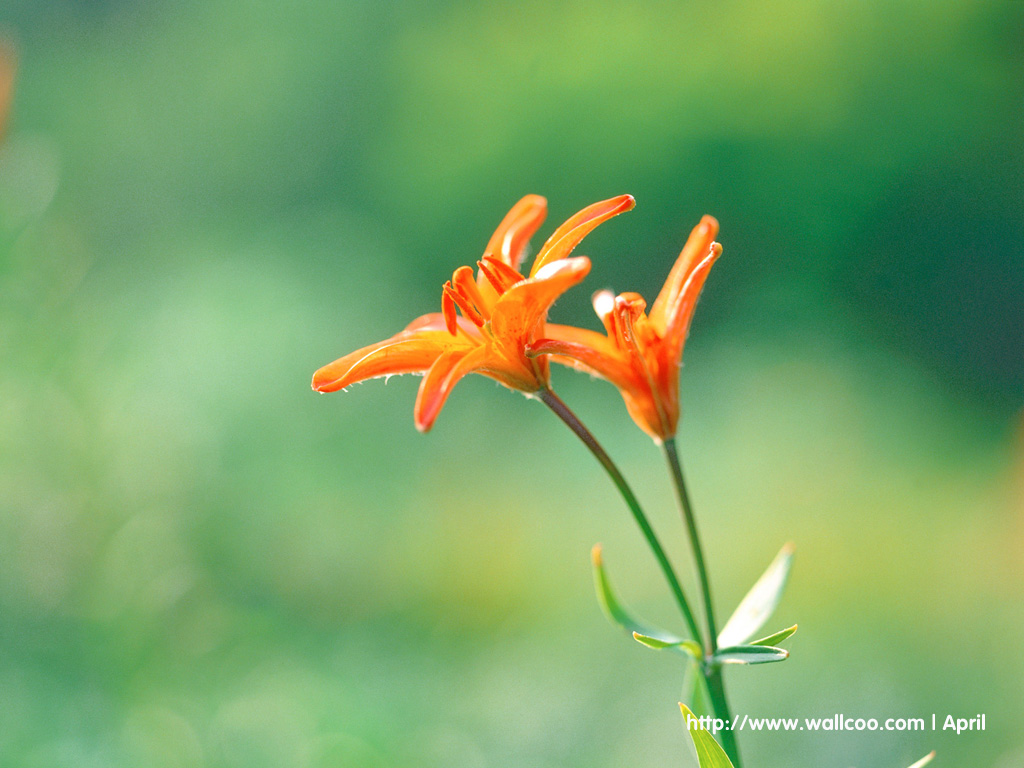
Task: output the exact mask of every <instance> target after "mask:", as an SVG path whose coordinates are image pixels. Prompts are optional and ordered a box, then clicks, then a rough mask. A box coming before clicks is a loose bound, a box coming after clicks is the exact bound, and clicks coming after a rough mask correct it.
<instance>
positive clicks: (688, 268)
mask: <svg viewBox="0 0 1024 768" xmlns="http://www.w3.org/2000/svg"><path fill="white" fill-rule="evenodd" d="M717 235H718V221H717V220H716V219H715V218H714V217H713V216H704V217H703V218H702V219H701V220H700V223H699V224H698V225H697V226H696V227H694V228H693V231H692V232H690V237H689V238H687V240H686V244H685V245H684V246H683V250H682V251H680V253H679V258H677V259H676V263H675V264H674V265H673V266H672V271H671V272H669V273H668V279H666V280H665V284H664V285H663V286H662V287H661V292H660V293H659V294H658V298H657V299H655V300H654V304H652V305H651V312H650V315H649V317H650V319H651V322H652V323H654V327H655V329H656V330H657V331H658V333H659V334H661V335H663V336H664V335H665V333H666V332H667V330H666V329H667V328H668V325H669V323H670V320H669V314H670V307H672V306H673V305H676V304H677V303H678V299H679V295H680V294H681V293H682V291H683V286H685V285H686V281H687V280H688V279H689V277H690V273H691V272H693V270H694V269H695V268H696V266H697V264H698V262H700V261H701V260H702V259H703V258H704V257H705V256H707V255H708V251H709V249H710V248H711V243H712V241H713V240H714V239H715V237H716V236H717Z"/></svg>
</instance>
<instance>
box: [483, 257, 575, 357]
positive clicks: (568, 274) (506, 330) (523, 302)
mask: <svg viewBox="0 0 1024 768" xmlns="http://www.w3.org/2000/svg"><path fill="white" fill-rule="evenodd" d="M588 272H590V259H588V258H587V257H586V256H576V257H574V258H571V259H561V260H559V261H554V262H551V263H550V264H548V265H547V266H546V267H545V268H544V269H542V270H541V271H540V272H538V273H537V275H536V276H535V277H531V278H529V279H527V280H524V281H523V282H521V283H518V284H517V285H513V286H512V287H511V288H509V289H508V290H507V291H506V292H505V293H504V294H502V296H501V298H499V299H498V301H497V303H496V304H495V305H494V312H493V313H492V314H491V332H492V333H493V335H494V337H495V339H497V340H498V342H499V343H500V344H502V345H503V346H504V347H506V348H518V352H519V354H523V347H524V346H525V345H526V343H527V342H529V341H531V340H532V339H531V338H530V335H531V334H532V333H533V332H534V331H535V330H536V329H537V328H538V326H540V324H541V323H543V322H544V319H545V318H546V317H547V313H548V309H550V308H551V305H552V304H554V303H555V299H557V298H558V297H559V296H561V295H562V294H563V293H565V292H566V291H567V290H569V289H570V288H572V287H573V286H574V285H576V284H577V283H579V282H580V281H581V280H583V278H584V277H586V276H587V273H588Z"/></svg>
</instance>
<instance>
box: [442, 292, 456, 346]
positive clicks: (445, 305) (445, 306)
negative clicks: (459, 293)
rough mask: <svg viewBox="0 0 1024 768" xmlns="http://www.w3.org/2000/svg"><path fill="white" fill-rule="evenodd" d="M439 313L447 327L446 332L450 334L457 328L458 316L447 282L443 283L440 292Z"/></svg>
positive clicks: (453, 333)
mask: <svg viewBox="0 0 1024 768" xmlns="http://www.w3.org/2000/svg"><path fill="white" fill-rule="evenodd" d="M441 314H443V315H444V324H445V325H446V326H447V327H448V333H450V334H451V335H452V336H454V335H455V331H456V330H457V329H458V327H459V326H458V318H457V317H456V316H455V300H454V299H452V296H451V293H449V291H448V284H447V283H445V286H444V290H443V291H442V293H441Z"/></svg>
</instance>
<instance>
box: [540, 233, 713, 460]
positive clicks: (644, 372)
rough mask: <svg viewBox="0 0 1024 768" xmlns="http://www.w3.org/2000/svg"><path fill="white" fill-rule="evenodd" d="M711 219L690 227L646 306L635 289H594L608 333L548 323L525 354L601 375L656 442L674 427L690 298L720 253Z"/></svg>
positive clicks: (692, 300) (695, 295)
mask: <svg viewBox="0 0 1024 768" xmlns="http://www.w3.org/2000/svg"><path fill="white" fill-rule="evenodd" d="M717 234H718V222H717V221H716V220H715V219H713V218H712V217H711V216H705V217H704V218H703V219H701V222H700V224H698V225H697V226H696V227H695V228H694V230H693V232H691V233H690V237H689V239H688V240H687V241H686V245H685V246H683V250H682V252H681V253H680V254H679V258H678V259H677V260H676V263H675V266H673V267H672V271H671V272H670V273H669V276H668V280H666V281H665V285H664V286H663V287H662V289H661V293H659V294H658V298H657V299H656V300H655V302H654V305H653V306H652V307H651V312H650V314H649V315H648V314H646V313H645V311H644V310H645V309H646V308H647V303H646V302H645V301H644V299H643V297H641V296H640V294H637V293H622V294H619V295H618V296H614V295H613V294H612V293H611V292H610V291H601V292H599V293H597V294H595V295H594V310H595V311H596V312H597V315H598V317H600V318H601V322H602V323H604V327H605V330H606V332H607V335H602V334H600V333H597V332H596V331H590V330H586V329H583V328H573V327H570V326H564V325H553V324H551V325H548V326H547V333H548V338H545V339H540V340H538V341H536V342H534V343H533V344H531V345H530V347H529V349H528V354H530V355H533V356H539V355H551V356H552V357H553V359H554V360H555V361H556V362H559V363H563V364H565V365H569V366H571V367H573V368H577V369H579V370H583V371H586V372H588V373H590V374H592V375H595V376H600V377H601V378H603V379H607V380H608V381H610V382H611V383H612V384H614V385H615V386H616V387H618V388H619V391H620V392H621V393H622V397H623V399H624V400H625V401H626V409H627V410H628V411H629V415H630V416H632V417H633V421H635V422H636V423H637V425H639V427H640V428H641V429H642V430H644V432H646V433H647V434H649V435H650V436H651V437H653V438H654V439H655V440H656V441H657V442H661V441H663V440H667V439H669V438H671V437H672V436H674V435H675V433H676V425H677V424H678V422H679V366H680V364H681V362H682V357H683V345H684V343H685V342H686V335H687V333H688V332H689V330H690V320H691V319H692V318H693V310H694V308H695V307H696V306H697V298H698V297H699V296H700V291H701V288H703V286H704V281H705V280H706V279H707V276H708V272H709V271H710V270H711V265H712V264H714V262H715V260H716V259H717V258H718V257H719V255H721V253H722V246H721V245H719V244H718V243H716V242H713V241H714V238H715V235H717Z"/></svg>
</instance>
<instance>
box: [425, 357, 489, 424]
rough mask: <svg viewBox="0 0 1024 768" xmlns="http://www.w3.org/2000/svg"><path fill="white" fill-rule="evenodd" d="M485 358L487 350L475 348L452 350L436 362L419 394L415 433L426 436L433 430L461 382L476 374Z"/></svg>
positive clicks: (431, 367)
mask: <svg viewBox="0 0 1024 768" xmlns="http://www.w3.org/2000/svg"><path fill="white" fill-rule="evenodd" d="M485 357H486V351H485V349H484V348H483V347H476V348H474V349H470V350H466V349H451V350H448V351H447V352H445V353H444V354H442V355H441V356H440V357H438V358H437V360H436V361H435V362H434V364H433V365H432V366H430V370H429V371H427V375H426V376H424V377H423V381H422V382H420V389H419V392H417V393H416V405H415V406H414V407H413V417H414V419H415V420H416V429H418V430H419V431H420V432H426V431H427V430H429V429H430V428H431V427H432V426H434V421H435V420H436V419H437V417H438V414H440V413H441V409H442V408H443V407H444V404H445V401H446V400H447V399H448V395H449V394H451V391H452V389H453V388H454V387H455V385H456V384H457V383H458V381H459V379H461V378H462V377H463V376H465V375H466V374H467V373H472V372H473V371H474V370H476V369H477V368H478V367H479V364H480V363H481V362H483V360H484V359H485Z"/></svg>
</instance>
